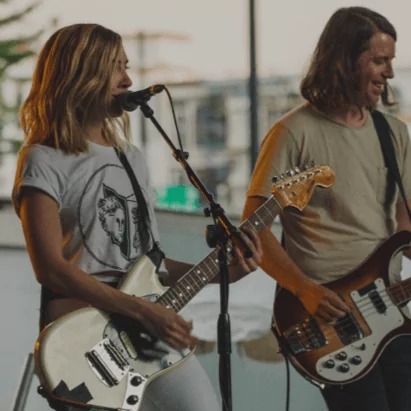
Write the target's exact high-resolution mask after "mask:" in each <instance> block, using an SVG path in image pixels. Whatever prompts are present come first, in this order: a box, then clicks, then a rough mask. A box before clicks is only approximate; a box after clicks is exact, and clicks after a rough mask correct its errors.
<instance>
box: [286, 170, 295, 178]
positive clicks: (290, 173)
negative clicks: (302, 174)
mask: <svg viewBox="0 0 411 411" xmlns="http://www.w3.org/2000/svg"><path fill="white" fill-rule="evenodd" d="M285 174H286V175H287V176H288V177H292V176H293V175H294V171H293V170H288V171H287V172H286V173H285Z"/></svg>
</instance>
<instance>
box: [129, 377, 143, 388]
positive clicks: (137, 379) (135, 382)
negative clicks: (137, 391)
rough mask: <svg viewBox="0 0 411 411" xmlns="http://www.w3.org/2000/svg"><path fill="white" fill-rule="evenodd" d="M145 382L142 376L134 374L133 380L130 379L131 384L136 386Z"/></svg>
mask: <svg viewBox="0 0 411 411" xmlns="http://www.w3.org/2000/svg"><path fill="white" fill-rule="evenodd" d="M142 382H143V379H142V378H141V377H138V376H137V375H136V376H134V377H133V378H132V379H131V380H130V384H131V385H132V386H134V387H138V386H139V385H140V384H141V383H142Z"/></svg>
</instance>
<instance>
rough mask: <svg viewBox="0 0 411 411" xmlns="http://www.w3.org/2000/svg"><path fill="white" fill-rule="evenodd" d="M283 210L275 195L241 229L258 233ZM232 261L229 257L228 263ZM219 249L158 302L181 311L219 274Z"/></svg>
mask: <svg viewBox="0 0 411 411" xmlns="http://www.w3.org/2000/svg"><path fill="white" fill-rule="evenodd" d="M281 210H282V208H281V206H280V205H279V203H278V202H277V201H276V199H275V197H274V195H273V196H271V197H270V198H269V199H268V200H267V201H266V202H265V203H264V204H263V205H262V206H261V207H259V208H258V209H257V210H256V212H255V213H254V214H253V215H252V216H251V217H250V218H249V219H247V220H245V221H244V222H243V223H242V224H241V227H250V228H252V229H253V230H254V231H255V232H256V233H259V232H260V231H262V230H263V229H264V228H265V227H266V226H267V225H268V224H270V223H271V222H272V221H273V219H274V218H275V217H276V216H277V215H278V214H279V213H280V211H281ZM231 259H232V257H231V255H230V254H229V255H228V260H229V261H228V262H230V261H231ZM219 270H220V266H219V261H218V249H215V250H213V251H212V252H211V253H210V254H209V255H208V256H207V257H206V258H204V259H203V260H202V261H201V262H200V263H199V264H198V265H196V266H195V267H193V268H192V269H191V270H189V271H188V272H187V273H186V274H185V275H184V276H183V277H181V278H180V280H179V281H178V282H177V283H176V284H175V285H174V286H173V287H172V288H170V289H169V290H168V291H166V292H165V293H164V294H163V295H162V296H161V297H160V298H159V300H158V301H157V302H158V303H159V304H161V305H162V306H163V307H165V308H169V309H172V310H174V311H176V312H178V311H180V310H181V309H182V308H183V307H184V306H185V305H186V304H187V303H188V302H189V301H190V300H191V299H192V298H194V297H195V296H196V295H197V294H198V293H199V292H200V291H201V290H202V289H203V288H204V287H205V286H206V285H207V284H209V283H210V281H211V280H212V279H213V278H214V277H215V276H216V275H217V274H218V273H219Z"/></svg>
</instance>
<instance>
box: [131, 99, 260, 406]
mask: <svg viewBox="0 0 411 411" xmlns="http://www.w3.org/2000/svg"><path fill="white" fill-rule="evenodd" d="M139 106H140V109H141V111H142V113H143V114H144V116H145V117H146V118H148V119H149V120H151V122H152V123H153V124H154V126H155V127H156V129H157V130H158V131H159V133H160V134H161V136H162V137H163V138H164V140H165V141H166V143H167V144H168V145H169V147H170V148H171V150H172V152H173V156H174V158H175V159H176V160H177V161H178V162H179V163H180V164H181V166H182V167H183V168H184V169H185V171H186V173H187V176H188V179H189V180H190V182H191V183H192V184H193V185H194V187H196V188H197V190H198V191H199V192H200V193H201V195H202V196H203V197H204V199H205V200H206V202H207V204H208V205H209V208H206V209H205V210H204V213H205V215H206V217H209V216H210V215H211V216H212V217H213V219H214V224H215V225H214V226H211V227H212V228H211V227H210V226H209V227H207V228H208V234H207V243H208V244H209V246H210V247H218V248H219V253H218V258H219V268H220V307H221V312H220V316H219V318H218V326H217V335H218V353H219V355H220V387H221V391H222V392H221V396H222V405H223V411H232V395H231V364H230V354H231V331H230V316H229V314H228V310H227V307H228V290H229V287H228V284H229V283H228V266H227V261H228V257H227V245H228V242H229V240H230V239H231V240H234V239H235V241H236V242H238V243H240V244H241V246H242V248H243V249H244V250H245V253H244V255H245V257H246V258H249V257H251V256H252V252H251V250H250V249H249V247H248V246H247V244H246V243H245V242H244V240H243V239H242V237H241V234H240V231H239V230H238V229H237V228H236V227H235V226H234V225H233V224H232V223H231V222H230V220H229V219H228V218H227V216H226V215H225V214H224V210H223V209H222V207H221V206H220V205H219V204H217V203H215V202H214V199H213V195H212V194H211V193H209V192H208V191H207V189H206V187H205V186H204V185H203V183H202V182H201V181H200V179H199V178H198V177H197V175H196V174H195V173H194V171H193V170H192V168H191V167H190V165H189V164H188V163H187V158H188V153H186V152H182V151H181V150H177V149H176V147H175V146H174V144H173V142H172V141H171V140H170V138H169V137H168V136H167V134H166V133H165V131H164V130H163V128H162V127H161V126H160V124H159V123H158V121H157V120H156V119H155V117H154V111H153V110H152V109H151V108H150V107H149V106H148V104H147V102H146V101H143V100H142V101H140V102H139ZM214 234H215V235H214ZM233 243H234V241H233Z"/></svg>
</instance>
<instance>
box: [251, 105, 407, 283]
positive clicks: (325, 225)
mask: <svg viewBox="0 0 411 411" xmlns="http://www.w3.org/2000/svg"><path fill="white" fill-rule="evenodd" d="M367 114H368V118H367V121H366V123H365V124H364V126H363V127H361V128H352V127H348V126H345V125H341V124H339V123H336V122H334V121H332V120H330V119H329V118H328V117H325V116H323V115H322V114H320V113H318V112H317V111H316V110H315V109H313V107H312V106H310V105H309V104H307V103H306V104H304V105H302V106H299V107H297V108H296V109H295V110H293V111H291V112H290V113H288V114H286V115H285V116H284V117H283V118H282V119H281V120H280V121H278V122H277V123H276V124H275V125H274V126H273V127H272V129H271V130H270V131H269V132H268V134H267V136H266V137H265V138H264V140H263V142H262V145H261V152H260V154H259V157H258V160H257V164H256V167H255V169H254V172H253V176H252V179H251V182H250V186H249V190H248V192H247V196H263V197H267V198H268V197H269V196H270V195H271V188H272V177H273V176H279V175H280V174H282V173H285V172H286V171H287V170H290V169H294V168H295V167H300V168H301V167H302V165H303V164H310V162H311V161H314V162H315V163H316V164H318V165H321V164H326V165H329V166H330V167H331V168H332V170H333V171H334V172H335V175H336V179H335V182H334V184H333V185H332V186H331V187H330V188H319V187H317V188H315V190H314V193H313V196H312V198H311V200H310V202H309V203H308V205H307V206H306V207H305V208H304V210H303V211H302V212H300V211H298V210H296V209H293V208H286V209H285V210H284V211H283V212H282V213H281V215H280V221H281V224H282V227H283V230H284V236H285V242H286V248H287V252H288V254H289V256H290V257H291V258H292V259H293V261H294V262H295V263H296V264H297V265H298V266H299V267H300V268H301V269H302V271H303V272H304V273H305V274H306V275H308V276H309V277H311V278H312V279H313V280H314V281H316V282H318V283H326V282H329V281H333V280H336V279H338V278H340V277H342V276H344V275H346V274H347V273H348V272H350V271H352V270H353V269H354V268H355V267H357V266H359V265H361V263H362V262H363V261H364V260H365V259H366V258H367V257H368V256H369V255H370V254H371V253H372V252H373V251H374V250H375V249H376V247H377V246H378V245H380V244H381V242H382V241H384V240H385V239H387V238H388V237H389V236H391V235H392V234H394V232H395V231H396V220H395V205H396V203H397V202H400V201H402V198H401V196H400V195H399V190H398V188H397V187H396V185H395V183H394V182H393V181H392V180H391V178H387V177H388V176H387V168H386V167H385V165H384V160H383V154H382V151H381V146H380V142H379V139H378V136H377V133H376V130H375V128H374V124H373V121H372V117H371V115H369V113H367ZM386 118H387V120H388V122H389V124H390V127H391V129H392V131H393V134H394V138H393V140H394V148H395V153H396V157H397V162H398V166H399V169H400V173H401V176H402V181H403V185H404V188H405V192H406V195H407V198H409V199H411V151H410V138H409V135H408V130H407V126H406V125H405V124H404V123H403V122H401V121H400V120H398V119H396V118H395V117H393V116H390V115H386ZM392 268H393V271H394V273H393V275H394V277H392V278H391V281H398V279H399V272H400V270H401V255H399V256H398V258H396V259H395V261H394V262H393V263H392Z"/></svg>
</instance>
